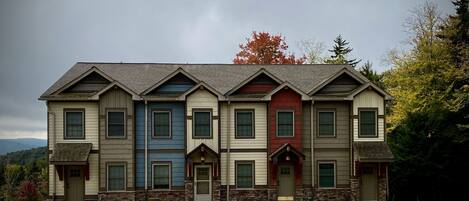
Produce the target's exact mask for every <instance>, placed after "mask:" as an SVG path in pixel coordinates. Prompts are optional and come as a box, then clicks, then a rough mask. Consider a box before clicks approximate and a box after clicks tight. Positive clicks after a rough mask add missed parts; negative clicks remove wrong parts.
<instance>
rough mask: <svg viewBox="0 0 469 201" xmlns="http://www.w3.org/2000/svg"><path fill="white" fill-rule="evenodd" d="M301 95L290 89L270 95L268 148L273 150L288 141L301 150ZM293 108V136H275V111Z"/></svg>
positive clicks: (270, 151)
mask: <svg viewBox="0 0 469 201" xmlns="http://www.w3.org/2000/svg"><path fill="white" fill-rule="evenodd" d="M301 106H302V105H301V96H300V95H298V94H297V93H296V92H294V91H293V90H291V89H284V90H281V91H279V92H277V93H276V94H274V95H273V96H272V99H271V101H270V104H269V117H268V118H269V123H270V128H269V129H270V134H269V135H270V142H269V143H270V150H269V153H272V152H274V151H275V150H277V149H278V148H279V147H280V146H282V145H283V144H285V143H290V144H291V145H292V146H293V147H295V148H296V149H297V150H300V151H301V139H302V137H301V130H302V129H303V127H302V116H303V115H302V113H301V111H302V108H301ZM279 110H293V111H294V112H295V113H294V132H295V133H294V137H277V135H276V134H277V130H276V128H277V111H279Z"/></svg>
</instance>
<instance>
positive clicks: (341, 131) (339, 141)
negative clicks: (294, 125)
mask: <svg viewBox="0 0 469 201" xmlns="http://www.w3.org/2000/svg"><path fill="white" fill-rule="evenodd" d="M325 109H327V110H333V111H335V118H336V121H335V124H336V127H335V128H336V137H318V120H319V118H318V111H321V110H325ZM313 136H314V148H349V147H350V113H349V103H348V102H315V103H314V121H313Z"/></svg>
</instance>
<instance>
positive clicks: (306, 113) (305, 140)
mask: <svg viewBox="0 0 469 201" xmlns="http://www.w3.org/2000/svg"><path fill="white" fill-rule="evenodd" d="M302 108H303V131H302V133H301V134H302V135H301V137H302V138H301V143H302V146H303V154H304V155H305V160H304V161H303V169H302V178H303V185H311V180H312V178H311V177H312V176H311V103H309V102H304V103H303V107H302Z"/></svg>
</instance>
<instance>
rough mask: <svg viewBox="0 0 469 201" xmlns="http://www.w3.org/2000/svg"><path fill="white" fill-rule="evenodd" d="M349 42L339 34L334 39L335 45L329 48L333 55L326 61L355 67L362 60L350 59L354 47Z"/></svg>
mask: <svg viewBox="0 0 469 201" xmlns="http://www.w3.org/2000/svg"><path fill="white" fill-rule="evenodd" d="M348 45H349V42H347V41H346V40H345V39H343V38H342V36H341V35H338V36H337V37H336V38H335V39H334V47H333V48H332V49H331V50H329V52H332V53H333V55H331V57H330V58H329V59H326V60H325V61H324V62H325V63H328V64H349V65H352V66H353V67H355V66H356V65H357V64H358V63H360V61H361V60H357V59H349V58H348V56H349V54H350V53H351V52H352V50H353V49H352V48H351V47H349V46H348Z"/></svg>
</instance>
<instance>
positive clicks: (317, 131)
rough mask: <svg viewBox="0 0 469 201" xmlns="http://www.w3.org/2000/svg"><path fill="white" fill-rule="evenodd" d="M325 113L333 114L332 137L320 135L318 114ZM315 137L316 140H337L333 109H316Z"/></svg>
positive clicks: (335, 115)
mask: <svg viewBox="0 0 469 201" xmlns="http://www.w3.org/2000/svg"><path fill="white" fill-rule="evenodd" d="M326 112H332V113H333V117H334V119H333V121H332V123H333V132H334V133H333V135H321V133H320V130H321V129H320V123H319V121H320V113H326ZM316 114H317V115H316V124H317V126H316V137H318V138H337V112H336V109H335V108H331V109H327V108H319V109H317V112H316Z"/></svg>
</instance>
